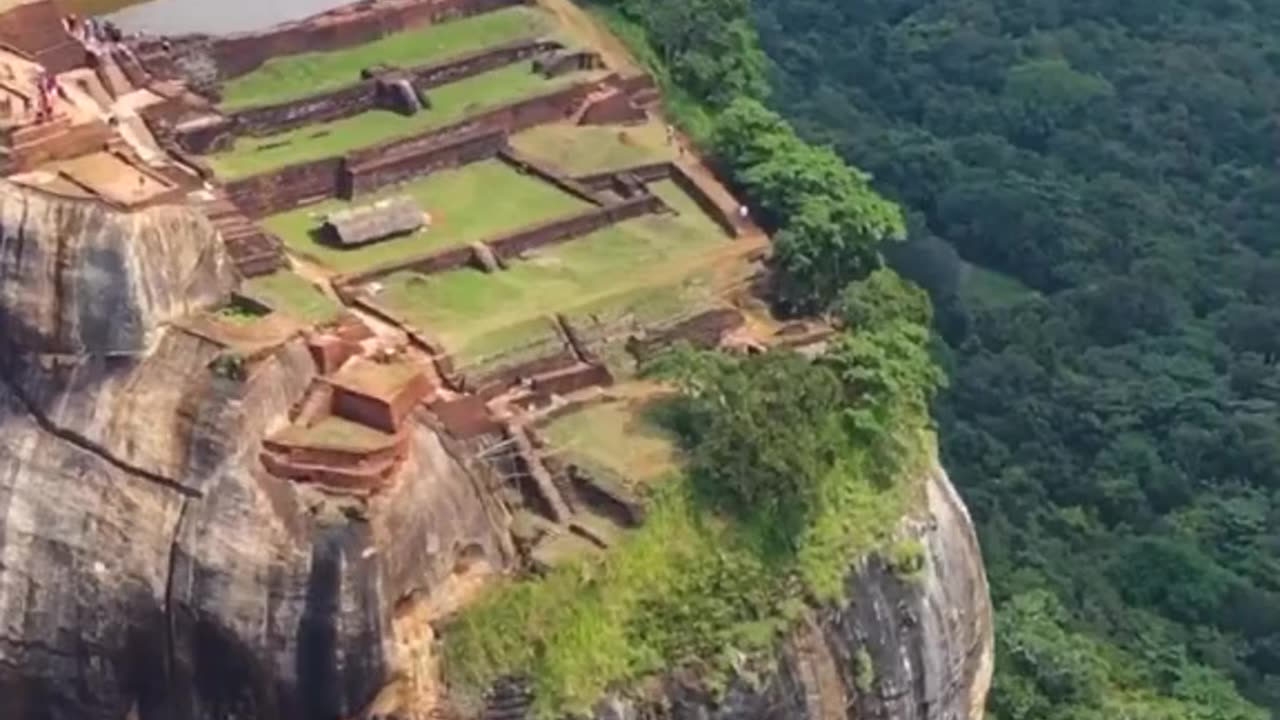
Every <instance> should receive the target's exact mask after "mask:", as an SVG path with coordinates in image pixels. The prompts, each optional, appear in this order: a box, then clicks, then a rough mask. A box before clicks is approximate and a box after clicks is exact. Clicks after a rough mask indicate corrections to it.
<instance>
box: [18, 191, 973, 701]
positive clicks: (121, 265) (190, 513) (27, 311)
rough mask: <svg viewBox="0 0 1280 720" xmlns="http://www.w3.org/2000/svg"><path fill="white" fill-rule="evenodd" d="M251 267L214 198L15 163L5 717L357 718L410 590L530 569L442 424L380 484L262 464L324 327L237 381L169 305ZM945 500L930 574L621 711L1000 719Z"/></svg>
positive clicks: (969, 548)
mask: <svg viewBox="0 0 1280 720" xmlns="http://www.w3.org/2000/svg"><path fill="white" fill-rule="evenodd" d="M236 282H237V279H236V278H235V276H234V272H233V270H232V269H231V266H230V263H229V261H228V259H227V257H226V254H225V251H224V250H223V247H222V244H221V242H220V241H219V239H218V238H217V236H216V235H215V234H214V231H213V229H212V228H211V227H210V226H209V224H208V223H207V222H206V221H205V220H204V219H203V218H201V217H199V216H197V215H196V214H195V213H192V212H189V211H186V210H183V209H178V208H158V209H153V210H147V211H144V212H140V213H137V214H133V215H122V214H117V213H114V212H112V211H109V210H106V209H104V208H101V207H99V206H95V205H92V204H86V203H78V202H75V201H69V200H57V199H51V198H48V197H44V196H41V195H37V194H33V193H30V192H27V191H22V190H18V189H16V188H14V187H13V186H10V185H6V184H2V183H0V718H3V719H4V720H79V719H81V718H88V719H92V720H98V719H101V720H122V719H123V718H129V719H130V720H233V719H234V720H330V719H331V718H338V717H348V716H352V715H354V714H356V713H357V712H358V711H359V710H360V709H361V708H363V707H365V705H366V704H367V703H368V702H369V701H370V700H372V699H373V698H374V697H375V695H377V693H378V691H379V689H380V688H383V687H384V685H386V683H387V682H388V680H390V679H391V675H392V674H393V672H394V671H396V668H394V667H393V666H392V665H393V663H394V662H395V658H396V657H397V653H398V652H399V650H398V649H397V647H396V646H397V642H396V638H394V637H392V635H393V633H394V630H393V628H394V627H395V619H396V618H397V617H399V616H398V615H397V608H398V606H400V607H408V608H410V612H412V608H413V607H415V606H419V607H420V601H422V600H423V599H424V598H426V599H428V600H429V601H430V599H432V598H433V597H434V596H435V595H438V594H441V593H436V591H437V590H438V589H440V588H443V587H446V586H448V585H449V584H450V583H451V582H452V581H453V580H455V579H456V578H458V577H460V575H461V570H463V569H465V568H468V567H476V566H477V565H478V566H483V567H491V568H494V569H501V568H504V567H507V566H509V564H510V562H511V555H510V547H509V538H508V536H507V533H506V529H505V528H506V524H507V519H506V517H505V515H504V512H505V511H504V510H503V509H502V508H501V506H500V504H499V503H498V501H497V500H496V498H495V497H493V494H492V485H491V483H489V480H488V479H486V478H484V477H483V476H482V475H481V472H482V471H480V470H478V469H475V468H472V467H470V464H469V463H468V462H467V461H465V460H464V459H463V458H462V457H461V456H460V455H459V454H458V453H457V452H456V450H454V449H453V448H451V446H449V445H447V443H446V441H445V440H444V439H443V438H442V437H441V436H439V435H438V434H436V433H435V432H434V431H432V430H431V429H430V428H429V427H428V426H427V425H425V424H422V423H419V424H418V426H417V429H416V430H415V431H414V432H415V435H414V437H413V448H412V452H411V459H410V460H409V464H408V466H407V467H406V469H405V473H404V476H403V478H402V479H401V481H400V482H398V483H397V484H396V485H395V486H394V487H393V488H392V489H391V490H389V491H387V492H385V493H382V494H380V495H378V496H376V497H375V498H374V499H373V500H371V501H368V502H362V501H342V502H337V501H333V500H331V499H326V498H324V497H323V496H321V495H319V494H317V493H315V492H314V491H311V490H308V489H306V488H303V487H299V486H296V485H294V484H292V483H288V482H285V481H281V480H277V479H274V478H271V477H269V476H266V475H265V474H263V473H262V472H261V470H260V468H259V466H258V462H257V459H256V458H257V453H258V450H259V445H260V442H261V439H262V437H263V436H264V435H265V434H267V433H268V432H270V431H272V430H274V429H276V428H278V427H279V426H280V424H281V423H282V422H284V419H285V417H286V414H287V411H288V409H289V407H290V406H291V405H292V404H294V403H295V402H297V400H298V399H299V398H300V397H301V396H302V395H303V393H304V391H305V389H306V388H307V386H308V384H309V383H310V382H311V380H312V377H313V374H314V367H313V364H312V362H311V360H310V358H309V356H308V353H307V352H306V350H305V348H304V347H303V346H302V344H301V342H299V341H294V342H289V343H286V344H285V345H284V346H282V347H281V348H279V349H277V350H276V351H274V352H273V353H272V354H271V355H270V356H269V357H267V358H266V359H264V360H262V361H261V362H260V363H259V364H257V365H256V366H255V367H254V370H253V372H252V373H251V375H250V377H249V378H248V379H247V380H245V381H243V382H236V381H232V380H228V379H224V378H221V377H218V376H217V375H216V374H214V373H212V372H210V370H209V363H210V362H211V361H212V360H213V359H214V358H215V357H217V355H218V354H219V353H220V352H222V349H221V348H220V347H218V346H217V345H215V344H214V343H211V342H209V341H208V340H204V339H201V338H199V337H196V336H194V335H191V334H187V333H186V332H185V331H183V330H181V329H180V328H178V327H177V326H175V325H174V324H172V321H174V320H176V319H178V318H181V317H183V316H184V315H187V314H190V313H192V312H196V311H199V310H201V309H205V308H208V307H210V306H212V305H215V304H216V303H218V302H221V301H222V300H223V299H224V298H225V297H226V295H227V293H228V292H229V291H230V290H232V289H233V288H234V287H235V284H236ZM928 499H929V502H928V512H927V513H926V514H924V515H923V516H922V518H920V519H919V520H918V521H912V522H911V523H910V531H911V532H913V533H915V534H916V535H918V536H919V537H920V538H921V539H922V541H923V543H924V545H925V547H926V548H927V564H926V567H925V569H924V572H923V573H922V574H921V575H920V576H919V577H918V578H916V579H904V578H900V577H897V576H895V575H894V573H893V572H891V571H889V570H888V569H887V568H886V567H885V566H884V564H883V563H882V562H880V561H878V560H875V559H872V560H870V561H868V562H866V563H865V564H863V565H862V566H860V567H859V568H858V569H857V571H856V572H854V573H853V574H852V575H851V577H850V580H849V595H850V597H851V602H850V603H849V604H848V605H847V606H846V607H841V608H832V609H830V610H828V611H825V612H822V613H820V614H816V615H814V616H813V617H812V618H811V620H810V622H809V623H808V624H806V625H803V626H801V627H800V628H798V630H797V631H796V633H795V634H794V635H793V636H792V637H791V638H790V639H789V640H788V641H787V642H786V643H785V645H784V648H783V651H782V652H781V655H780V657H779V659H778V662H777V663H776V666H775V668H776V669H775V670H774V671H772V672H769V673H766V674H765V675H764V676H762V677H760V678H759V679H758V681H757V682H754V683H749V682H747V681H745V680H743V681H739V682H737V683H735V685H734V686H733V687H732V688H731V690H730V692H729V693H728V695H727V696H726V697H725V698H724V699H723V701H722V702H713V701H712V700H711V699H710V698H709V697H707V696H706V695H705V694H702V693H700V692H698V691H696V690H694V689H692V688H690V687H685V686H684V685H682V684H681V683H680V682H679V681H678V680H677V679H674V678H672V679H669V680H668V681H666V682H665V684H663V685H662V686H661V687H658V688H656V689H652V692H647V693H639V694H637V695H628V696H625V697H623V696H619V697H617V698H614V699H612V700H610V701H609V702H606V703H604V704H602V706H601V712H600V713H599V715H600V718H601V720H604V718H610V719H611V720H612V719H619V718H627V719H630V718H657V717H664V718H665V717H672V718H698V719H699V720H703V719H705V720H712V719H713V718H724V719H725V720H729V719H730V718H797V719H799V718H815V719H816V718H823V719H825V718H832V719H834V718H893V719H894V720H961V719H965V718H977V717H979V716H980V713H981V705H982V702H983V698H984V697H985V693H986V685H987V683H988V682H989V678H990V670H991V618H990V607H989V605H988V601H987V592H986V581H985V578H984V576H983V570H982V565H981V559H980V555H979V553H978V548H977V543H976V540H975V539H974V535H973V530H972V527H971V525H970V524H969V520H968V517H967V515H966V513H965V511H964V508H963V505H961V504H960V502H959V500H958V498H956V496H955V493H954V490H953V489H952V488H951V487H950V484H949V483H948V482H947V481H946V478H945V476H943V475H942V474H941V472H939V473H938V475H937V477H935V478H934V479H933V480H932V481H931V483H930V485H929V495H928ZM445 594H447V593H445ZM423 632H424V637H425V636H429V635H430V632H429V628H426V629H424V631H423ZM401 644H402V643H401ZM861 658H870V661H871V664H872V668H871V670H870V672H867V671H866V670H865V669H864V668H862V667H861V665H862V660H861ZM429 665H430V663H429V662H427V663H425V666H429ZM411 674H412V673H411ZM414 682H415V683H418V684H423V685H427V686H429V685H430V681H429V679H423V678H415V679H414Z"/></svg>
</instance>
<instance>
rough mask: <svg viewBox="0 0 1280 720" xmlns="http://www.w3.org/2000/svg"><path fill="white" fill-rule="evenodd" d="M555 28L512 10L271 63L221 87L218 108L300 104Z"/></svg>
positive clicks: (528, 12) (523, 10) (538, 16)
mask: <svg viewBox="0 0 1280 720" xmlns="http://www.w3.org/2000/svg"><path fill="white" fill-rule="evenodd" d="M551 27H552V22H551V19H550V17H549V16H548V15H547V14H546V13H544V12H543V11H541V10H538V9H535V8H530V7H514V8H506V9H503V10H498V11H495V12H489V13H483V14H481V15H475V16H472V17H469V18H463V19H460V20H453V21H451V22H446V23H441V24H438V25H428V26H427V27H423V28H418V29H415V30H406V31H404V32H400V33H396V34H394V35H390V36H388V37H385V38H382V39H381V40H376V41H374V42H371V43H367V44H364V45H360V46H357V47H352V48H346V49H343V50H335V51H332V52H319V53H306V54H302V55H290V56H285V57H278V58H272V59H271V60H268V61H267V62H266V63H264V64H263V65H262V67H260V68H258V69H257V70H254V71H253V72H251V73H249V74H247V75H242V76H241V77H238V78H234V79H232V80H230V81H228V82H227V83H226V84H225V85H223V86H222V103H221V104H220V105H219V107H220V109H222V110H224V111H235V110H242V109H244V108H248V107H255V106H259V105H268V104H274V103H280V102H286V101H289V100H297V99H300V98H304V97H307V96H308V95H315V94H318V93H322V92H329V91H333V90H337V89H340V88H342V87H345V86H347V85H350V84H352V83H355V82H358V81H359V80H360V71H361V70H363V69H365V68H367V67H370V66H373V65H378V64H389V65H397V66H400V67H413V66H416V65H426V64H428V63H433V62H440V61H444V60H447V59H448V58H451V57H455V56H459V55H465V54H467V53H469V52H475V51H479V50H481V49H483V48H486V47H491V46H495V45H501V44H503V43H507V42H512V41H515V40H520V39H524V38H531V37H535V36H538V35H542V34H544V33H546V32H547V31H548V30H549V29H551Z"/></svg>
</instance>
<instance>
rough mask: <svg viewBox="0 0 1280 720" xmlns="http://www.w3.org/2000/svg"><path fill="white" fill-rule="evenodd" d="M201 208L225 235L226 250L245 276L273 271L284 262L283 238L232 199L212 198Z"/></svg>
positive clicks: (266, 273) (223, 238)
mask: <svg viewBox="0 0 1280 720" xmlns="http://www.w3.org/2000/svg"><path fill="white" fill-rule="evenodd" d="M200 209H201V211H202V212H203V213H204V215H205V217H207V218H209V221H210V222H212V223H213V227H214V228H215V229H216V230H217V231H218V234H219V235H221V236H222V242H223V244H224V245H225V246H226V248H227V253H228V254H229V255H231V260H232V262H234V263H235V264H236V269H237V270H239V271H240V274H241V275H243V276H244V277H256V276H258V275H270V274H271V273H273V272H275V271H276V270H278V269H280V267H282V266H283V265H284V252H283V250H282V248H281V247H280V241H279V240H278V239H276V238H275V237H274V236H273V235H271V234H269V233H267V232H266V231H265V230H263V229H262V228H261V227H259V226H258V225H256V224H254V223H253V221H251V220H250V219H249V218H248V217H246V216H245V215H244V213H242V212H240V210H239V209H238V208H236V206H235V205H233V204H232V203H231V202H230V201H229V200H226V199H225V198H219V199H217V200H212V201H210V202H207V203H204V204H203V205H202V206H201V208H200Z"/></svg>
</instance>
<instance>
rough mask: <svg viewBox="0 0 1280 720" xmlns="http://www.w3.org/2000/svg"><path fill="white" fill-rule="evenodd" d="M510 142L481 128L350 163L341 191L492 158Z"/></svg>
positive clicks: (353, 192) (357, 191)
mask: <svg viewBox="0 0 1280 720" xmlns="http://www.w3.org/2000/svg"><path fill="white" fill-rule="evenodd" d="M506 145H507V136H506V133H504V132H502V131H500V130H494V131H481V132H478V133H472V134H469V135H465V136H463V137H460V138H457V139H456V140H454V141H453V142H450V143H447V144H444V145H439V146H436V147H424V148H418V149H416V150H415V151H410V152H401V153H396V154H392V155H390V156H384V157H380V158H375V159H372V160H368V161H365V162H364V163H363V164H361V165H355V166H353V165H351V164H348V165H347V166H346V167H345V169H344V170H343V171H342V178H341V180H340V181H339V186H338V193H339V195H341V196H342V197H348V198H351V197H355V196H357V195H361V194H364V193H369V192H374V191H376V190H379V189H381V188H384V187H387V186H388V185H394V184H396V183H401V182H404V181H406V180H410V179H412V178H415V177H419V176H422V175H429V174H431V173H434V172H438V171H440V170H447V169H450V168H456V167H460V166H462V165H467V164H469V163H474V162H480V161H481V160H488V159H489V158H492V157H494V156H496V155H498V154H499V153H500V152H501V151H502V149H503V148H505V147H506Z"/></svg>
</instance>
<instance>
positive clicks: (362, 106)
mask: <svg viewBox="0 0 1280 720" xmlns="http://www.w3.org/2000/svg"><path fill="white" fill-rule="evenodd" d="M377 102H378V83H377V81H376V80H365V81H363V82H358V83H356V84H354V85H349V86H347V87H345V88H342V89H341V90H335V91H333V92H329V93H324V94H322V95H313V96H311V97H307V98H303V99H301V100H294V101H291V102H286V103H279V104H277V105H266V106H263V107H256V108H250V109H248V110H241V111H240V112H237V113H235V114H233V115H232V116H231V120H232V122H233V123H234V124H235V128H236V133H237V134H240V135H274V134H276V133H280V132H284V131H286V130H292V129H294V128H299V127H302V126H304V125H310V124H313V123H322V122H331V121H334V120H341V119H342V118H347V117H352V116H354V115H359V114H360V113H362V112H366V111H369V110H372V109H374V108H375V107H377Z"/></svg>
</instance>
